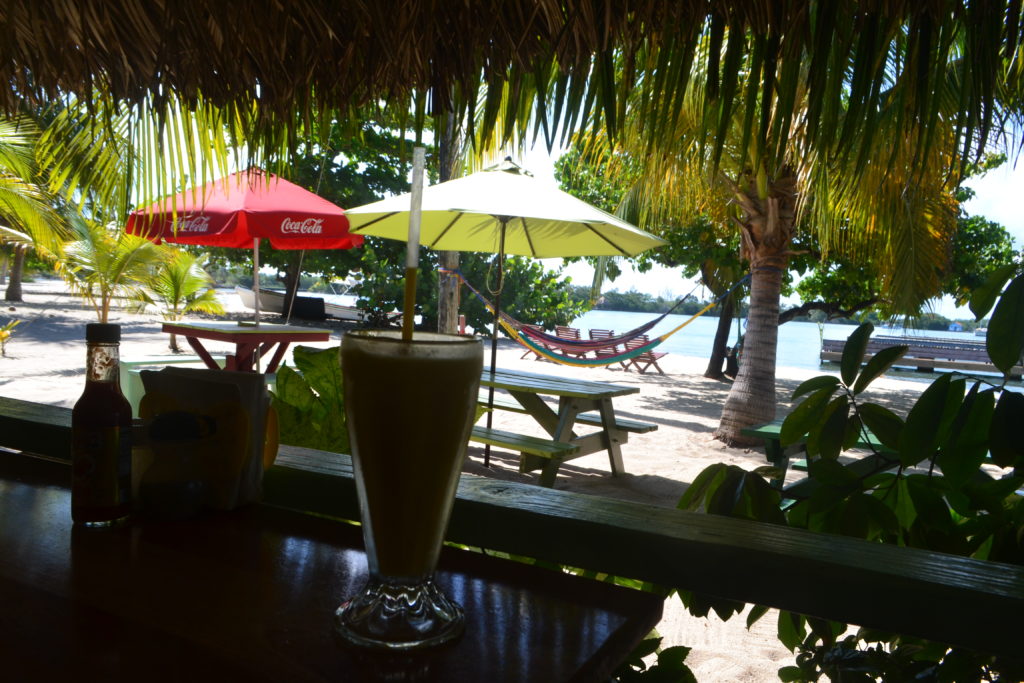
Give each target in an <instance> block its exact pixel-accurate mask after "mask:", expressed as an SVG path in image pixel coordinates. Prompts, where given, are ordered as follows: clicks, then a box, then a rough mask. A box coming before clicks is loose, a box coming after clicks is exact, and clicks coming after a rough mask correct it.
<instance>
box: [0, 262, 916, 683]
mask: <svg viewBox="0 0 1024 683" xmlns="http://www.w3.org/2000/svg"><path fill="white" fill-rule="evenodd" d="M24 290H25V302H24V303H11V302H2V304H3V305H2V307H0V325H2V324H4V323H5V322H7V320H9V319H11V318H14V319H20V320H22V323H21V325H19V326H18V327H17V328H16V329H15V330H14V334H13V336H12V338H11V339H10V341H9V342H8V344H7V354H6V356H5V357H2V358H0V395H3V396H10V397H14V398H19V399H23V400H29V401H38V402H40V403H50V404H55V405H63V406H71V405H73V403H74V401H75V400H76V399H77V397H78V396H79V394H80V393H81V391H82V385H83V382H84V379H83V377H84V367H83V366H84V361H85V343H84V341H83V340H84V336H85V327H84V326H85V324H86V323H88V322H95V321H96V316H95V314H94V313H93V312H92V310H91V309H89V308H87V307H86V306H85V305H84V304H83V302H82V300H81V299H80V298H78V297H74V296H70V295H68V294H67V293H66V291H65V289H64V286H63V285H62V283H60V282H59V281H54V280H42V281H39V282H33V283H26V284H25V286H24ZM229 304H230V310H229V314H228V317H232V318H236V319H246V318H249V317H251V312H248V311H246V310H245V309H244V308H242V306H241V303H240V302H238V301H230V302H229ZM265 319H266V320H268V321H277V322H280V321H279V320H277V319H275V318H272V317H266V318H265ZM110 322H116V323H120V324H121V325H122V332H123V338H122V342H121V354H122V357H125V358H130V357H138V356H147V355H162V354H168V353H170V352H169V349H168V336H167V335H165V334H163V333H162V332H160V322H161V318H160V316H159V315H158V314H156V313H149V314H133V313H127V312H125V311H124V310H120V309H118V310H116V311H114V313H113V314H112V316H111V320H110ZM298 322H299V321H293V323H298ZM315 326H317V327H325V326H330V327H334V328H336V329H335V332H334V334H333V335H332V340H331V341H330V342H325V343H323V344H317V346H324V347H327V346H337V345H338V343H339V341H340V335H341V333H342V332H343V331H344V329H348V326H347V325H344V324H340V323H329V324H327V325H324V324H321V323H317V324H316V325H315ZM181 343H182V346H183V347H184V348H185V349H186V350H188V348H187V345H185V344H184V340H181ZM208 348H210V349H211V350H214V351H217V350H220V351H228V350H229V346H228V345H224V344H220V345H218V344H216V343H213V344H210V345H209V347H208ZM521 355H522V349H521V348H520V347H519V346H517V345H515V344H513V343H512V342H506V343H504V344H502V345H501V348H500V349H499V360H498V365H499V366H500V367H505V368H516V369H523V370H528V371H531V372H540V373H545V374H554V375H563V376H572V377H580V378H586V379H591V380H596V381H604V382H613V383H616V384H624V385H628V386H635V387H638V388H639V389H640V392H639V393H638V394H633V395H630V396H626V397H623V398H620V399H616V400H615V410H616V414H617V415H620V416H624V417H628V418H633V419H637V420H643V421H646V422H653V423H655V424H657V425H658V430H657V431H655V432H652V433H649V434H640V435H633V436H631V437H630V439H629V442H628V443H627V444H624V445H623V447H622V454H623V459H624V461H625V466H626V469H627V471H628V474H625V475H624V476H621V477H612V476H610V474H609V472H610V470H609V467H608V459H607V454H604V453H596V454H593V455H589V456H586V457H583V458H579V459H577V460H573V461H572V462H570V463H567V464H565V465H563V466H562V468H561V471H560V473H559V476H558V480H557V482H556V488H559V489H564V490H569V491H576V492H580V493H586V494H591V495H599V496H609V497H616V498H623V499H627V500H633V501H639V502H644V503H649V504H653V505H663V506H668V507H673V506H675V504H676V502H677V501H678V499H679V496H680V495H681V494H682V492H683V491H684V490H685V489H686V486H687V483H688V482H690V481H692V480H693V478H694V477H695V476H696V475H697V474H698V473H699V472H700V471H701V470H702V469H704V468H705V467H707V466H708V465H711V464H713V463H716V462H725V463H730V464H735V465H739V466H741V467H744V468H747V469H753V468H756V467H760V466H762V465H765V464H766V462H765V458H764V454H763V451H762V450H760V449H739V448H728V447H726V446H725V445H724V444H722V443H721V442H719V441H716V440H714V439H713V438H712V433H713V431H714V428H715V426H716V425H717V423H718V418H719V415H720V413H721V406H722V403H723V401H724V400H725V396H726V394H727V393H728V389H729V386H728V384H725V383H722V382H718V381H714V380H709V379H706V378H704V377H703V376H702V373H703V371H704V369H705V367H706V365H707V363H706V361H704V360H699V359H690V358H683V357H680V356H674V355H669V356H667V357H666V358H664V359H663V360H662V361H661V362H660V364H661V367H662V368H663V369H664V370H665V373H666V374H665V375H657V374H648V375H638V374H636V373H635V372H625V371H623V370H622V369H621V368H620V367H619V366H618V365H616V366H613V367H610V368H573V367H567V366H562V365H556V364H554V363H548V362H537V361H533V360H528V359H527V360H522V359H521V358H520V356H521ZM817 374H822V373H818V372H810V371H801V370H794V369H792V368H779V370H778V382H777V386H778V391H777V394H778V402H779V415H780V416H781V415H784V414H785V413H786V412H787V411H788V410H789V409H790V405H791V404H790V401H789V396H790V394H791V393H792V390H793V389H794V388H795V387H796V386H797V385H798V384H799V383H800V382H801V381H803V380H805V379H807V378H808V377H812V376H815V375H817ZM926 386H927V384H925V383H923V382H917V381H909V380H902V379H890V378H883V379H880V380H877V381H876V382H875V384H874V385H873V391H872V393H871V398H872V400H875V401H877V402H880V403H883V404H884V405H887V406H888V407H890V408H892V409H893V410H896V411H897V412H899V413H901V414H905V411H906V409H907V407H908V406H909V405H910V403H912V402H913V400H914V399H915V398H916V397H917V396H918V395H919V394H920V392H921V391H922V390H923V389H924V388H925V387H926ZM495 426H496V427H500V428H507V429H510V430H512V431H518V432H521V433H527V434H529V433H534V434H537V435H542V433H541V432H540V431H539V427H538V426H537V425H536V423H535V422H533V420H532V418H530V417H528V416H524V415H518V414H515V413H509V412H507V411H498V412H497V413H496V417H495ZM491 460H492V467H491V469H490V470H487V469H485V468H484V467H483V465H482V449H481V448H471V449H470V460H469V462H468V463H467V465H466V468H465V471H466V472H470V473H472V474H477V475H483V476H492V477H498V478H502V479H508V480H515V481H524V482H535V481H536V474H529V475H524V474H520V473H519V472H518V469H517V465H518V457H517V455H516V454H513V453H509V452H507V451H501V450H494V451H493V452H492V458H491ZM799 476H801V475H800V473H793V472H790V477H791V478H795V477H799ZM695 561H699V558H695ZM665 614H666V616H665V619H664V621H663V622H662V624H661V625H660V626H659V631H660V632H661V633H662V635H663V636H665V641H664V645H666V646H669V645H686V646H689V647H692V648H693V652H692V653H691V654H690V657H689V659H688V663H689V665H690V667H691V668H692V669H693V671H694V673H695V674H696V676H697V679H698V680H700V681H774V680H778V679H777V675H776V671H777V669H778V668H779V667H781V666H785V665H787V664H790V663H792V655H791V654H790V653H789V652H788V651H787V650H786V649H785V648H784V647H783V646H782V645H781V644H779V642H778V641H777V640H776V638H775V620H776V613H775V612H774V611H772V612H769V614H768V615H767V616H765V617H764V618H762V619H761V620H760V621H759V622H758V623H757V624H755V625H754V627H753V629H751V631H749V632H748V631H747V630H746V628H745V619H744V618H742V617H734V618H733V619H731V620H730V621H728V622H725V623H723V622H721V621H720V620H718V619H717V618H715V617H711V618H708V619H696V618H693V617H691V616H689V614H688V613H686V611H685V610H684V609H683V608H682V607H681V605H680V603H679V601H678V600H677V599H675V598H672V599H670V600H669V601H668V602H666V607H665Z"/></svg>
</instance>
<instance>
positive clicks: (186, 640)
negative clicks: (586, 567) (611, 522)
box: [0, 451, 662, 683]
mask: <svg viewBox="0 0 1024 683" xmlns="http://www.w3.org/2000/svg"><path fill="white" fill-rule="evenodd" d="M69 478H70V468H69V467H68V466H67V464H66V463H60V462H55V461H51V460H45V459H39V458H35V457H30V456H26V455H17V454H11V453H8V452H2V451H0V605H2V610H3V613H2V617H0V661H2V664H0V670H2V671H3V674H4V678H5V680H35V681H49V680H103V681H118V680H124V681H128V680H130V681H157V680H175V681H183V680H187V681H200V680H218V681H234V680H247V681H248V680H265V681H328V680H330V681H342V680H345V681H349V680H380V679H386V680H402V681H405V680H428V681H488V683H497V682H499V681H591V680H593V681H597V680H603V679H606V678H607V676H608V674H609V673H610V671H611V670H612V669H613V668H614V667H615V666H616V665H617V664H618V663H619V662H620V661H622V660H623V659H624V657H625V656H626V655H627V654H628V653H629V652H630V651H631V650H632V648H633V647H635V645H636V644H637V643H638V642H639V641H640V640H641V639H642V638H643V636H645V635H646V634H647V633H648V632H649V631H650V629H651V628H653V627H654V625H655V624H656V623H657V622H658V620H659V619H660V616H661V605H662V600H661V598H659V597H658V596H656V595H653V594H649V593H642V592H639V591H633V590H628V589H624V588H619V587H615V586H611V585H608V584H605V583H601V582H597V581H592V580H588V579H582V578H579V577H574V576H570V575H567V574H562V573H558V572H553V571H548V570H545V569H540V568H538V567H534V566H529V565H524V564H520V563H516V562H512V561H509V560H503V559H497V558H494V557H489V556H485V555H481V554H477V553H472V552H468V551H460V550H454V549H448V548H446V549H445V552H444V553H443V554H442V559H441V563H440V565H441V566H440V571H439V573H438V583H439V584H440V585H441V586H442V588H443V589H444V590H445V591H447V592H448V594H449V595H451V596H452V597H453V598H455V600H457V601H458V602H459V603H460V604H462V605H463V606H464V608H465V610H466V616H467V624H466V633H465V635H464V636H463V637H462V638H461V640H459V641H458V642H456V643H455V644H453V645H451V646H449V647H448V648H446V649H443V650H439V651H437V652H435V653H433V654H430V655H425V656H414V657H407V656H396V655H386V656H374V657H367V656H363V655H359V654H357V653H356V652H355V651H353V650H352V649H351V648H350V647H348V646H346V645H344V644H342V643H341V642H340V641H338V640H337V639H336V638H335V636H334V634H333V622H332V618H333V613H334V610H335V609H336V608H337V607H338V605H339V604H340V603H341V602H342V601H343V600H344V599H346V598H347V597H349V596H351V595H353V594H354V593H355V592H356V591H357V589H358V588H359V587H360V586H361V584H362V582H363V581H364V580H365V577H366V556H365V554H364V552H363V549H362V539H361V535H360V530H359V528H358V527H356V526H353V525H350V524H345V523H342V522H339V521H335V520H331V519H326V518H323V517H316V516H312V515H305V514H301V513H298V512H293V511H289V510H284V509H280V508H274V507H270V506H266V505H250V506H248V507H246V508H242V509H239V510H236V511H234V512H230V513H209V514H207V515H204V516H202V517H200V518H196V519H193V520H188V521H175V522H155V521H143V522H135V523H133V524H131V525H129V526H126V527H123V528H116V529H79V528H72V525H71V518H70V512H69V504H70V494H69V491H68V488H67V482H68V480H69ZM7 677H10V678H7Z"/></svg>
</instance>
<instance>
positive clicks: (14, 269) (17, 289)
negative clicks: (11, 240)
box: [4, 245, 28, 301]
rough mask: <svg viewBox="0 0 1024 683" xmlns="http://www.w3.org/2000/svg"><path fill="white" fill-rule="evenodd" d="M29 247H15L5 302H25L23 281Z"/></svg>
mask: <svg viewBox="0 0 1024 683" xmlns="http://www.w3.org/2000/svg"><path fill="white" fill-rule="evenodd" d="M27 251H28V247H27V246H25V245H18V246H16V247H14V263H13V264H12V265H11V278H10V280H9V281H8V282H7V292H6V293H5V294H4V300H5V301H24V298H22V293H21V279H22V275H23V274H24V271H25V252H27Z"/></svg>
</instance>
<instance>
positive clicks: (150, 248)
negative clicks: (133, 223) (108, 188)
mask: <svg viewBox="0 0 1024 683" xmlns="http://www.w3.org/2000/svg"><path fill="white" fill-rule="evenodd" d="M73 226H74V228H75V231H76V233H77V237H78V239H76V240H74V241H71V242H68V243H67V244H65V245H64V246H63V248H62V252H61V255H60V258H59V259H58V261H57V273H58V274H59V275H60V276H61V277H62V278H63V279H64V281H65V282H66V283H67V284H68V286H69V287H70V288H71V289H72V291H74V292H76V293H78V294H80V295H81V296H82V297H83V298H84V299H85V300H86V301H87V302H89V304H90V305H91V306H92V307H93V310H94V311H95V312H96V317H97V319H98V321H99V322H101V323H105V322H107V321H108V319H109V317H110V308H111V304H112V303H113V300H114V299H115V298H121V299H124V300H125V301H127V302H129V305H130V306H133V307H136V308H141V307H144V306H145V303H146V302H147V301H148V300H149V298H148V296H147V295H146V293H145V290H144V286H145V284H146V283H148V282H149V280H150V279H151V277H152V275H153V272H154V270H155V268H156V267H157V266H158V264H159V263H160V262H161V260H162V259H163V256H164V254H163V251H162V248H161V247H159V246H157V245H155V244H153V243H152V242H150V241H149V240H147V239H145V238H144V237H138V236H136V235H128V234H126V233H124V232H123V231H121V230H118V229H117V228H108V227H107V226H104V225H100V224H98V223H95V222H93V221H90V220H88V219H85V218H81V217H78V218H76V219H75V221H74V223H73Z"/></svg>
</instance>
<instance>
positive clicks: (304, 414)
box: [272, 346, 349, 453]
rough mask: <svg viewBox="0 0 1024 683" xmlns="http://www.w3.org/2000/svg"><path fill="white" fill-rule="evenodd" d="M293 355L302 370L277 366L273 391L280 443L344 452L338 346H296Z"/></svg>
mask: <svg viewBox="0 0 1024 683" xmlns="http://www.w3.org/2000/svg"><path fill="white" fill-rule="evenodd" d="M294 359H295V365H296V366H297V367H298V368H299V369H300V370H302V372H301V373H299V372H297V371H295V370H293V369H292V368H289V367H287V366H285V367H282V368H280V369H279V370H278V372H277V384H276V386H275V390H274V392H273V394H272V396H273V402H274V408H275V410H276V411H277V414H278V423H279V430H280V438H281V443H286V444H289V445H293V446H304V447H306V448H317V449H319V450H324V451H331V452H335V453H347V452H348V451H349V439H348V429H347V427H346V425H345V407H344V403H343V401H342V389H341V365H340V363H339V361H338V349H337V348H331V349H315V348H310V347H304V346H297V347H295V352H294Z"/></svg>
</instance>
